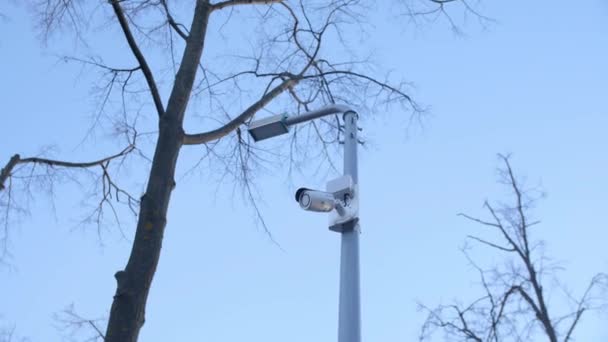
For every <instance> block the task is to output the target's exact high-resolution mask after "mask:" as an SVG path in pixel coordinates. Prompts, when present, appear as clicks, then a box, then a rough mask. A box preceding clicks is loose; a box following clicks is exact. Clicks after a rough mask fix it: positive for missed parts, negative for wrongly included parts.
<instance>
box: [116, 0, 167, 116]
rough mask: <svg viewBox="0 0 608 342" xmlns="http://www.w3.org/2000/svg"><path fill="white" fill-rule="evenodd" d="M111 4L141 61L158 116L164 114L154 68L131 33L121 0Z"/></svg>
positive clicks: (133, 51)
mask: <svg viewBox="0 0 608 342" xmlns="http://www.w3.org/2000/svg"><path fill="white" fill-rule="evenodd" d="M110 4H111V5H112V8H113V9H114V13H115V14H116V17H117V18H118V22H119V23H120V27H121V29H122V32H123V33H124V35H125V38H126V39H127V43H128V44H129V47H130V48H131V52H132V53H133V55H134V56H135V59H137V62H138V63H139V66H140V67H141V71H142V72H143V74H144V77H145V79H146V82H147V83H148V88H149V89H150V94H151V95H152V100H153V101H154V106H155V107H156V111H157V112H158V116H159V117H160V116H163V114H164V113H165V109H164V106H163V103H162V100H161V98H160V93H159V92H158V87H157V86H156V81H155V80H154V75H152V70H150V67H149V66H148V62H147V61H146V58H145V57H144V55H143V54H142V52H141V50H140V49H139V46H138V45H137V42H135V38H134V37H133V33H131V29H130V28H129V23H128V22H127V18H126V17H125V14H124V11H123V9H122V7H121V6H120V1H119V0H110Z"/></svg>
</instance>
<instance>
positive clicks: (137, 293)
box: [105, 0, 210, 342]
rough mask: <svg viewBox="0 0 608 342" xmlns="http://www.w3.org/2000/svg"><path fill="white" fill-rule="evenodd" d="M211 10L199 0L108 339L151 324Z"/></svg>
mask: <svg viewBox="0 0 608 342" xmlns="http://www.w3.org/2000/svg"><path fill="white" fill-rule="evenodd" d="M209 13H210V5H209V1H208V0H198V1H197V3H196V7H195V11H194V17H193V20H192V25H191V29H190V34H189V36H188V38H187V41H186V47H185V50H184V54H183V57H182V60H181V63H180V68H179V70H178V72H177V74H176V76H175V82H174V85H173V89H172V91H171V95H170V97H169V102H168V103H167V109H166V110H165V112H164V114H163V115H162V116H161V117H160V121H159V136H158V140H157V142H156V150H155V152H154V157H153V160H152V168H151V170H150V175H149V178H148V186H147V189H146V193H145V194H144V195H143V197H142V199H141V204H140V205H141V207H140V211H139V218H138V222H137V229H136V232H135V239H134V241H133V246H132V249H131V255H130V257H129V261H128V263H127V266H126V267H125V269H124V270H122V271H118V272H117V273H116V275H115V277H116V282H117V289H116V294H115V295H114V300H113V303H112V308H111V310H110V318H109V322H108V327H107V331H106V335H105V336H106V338H105V341H106V342H136V341H137V339H138V336H139V331H140V329H141V327H142V326H143V324H144V322H145V310H146V301H147V298H148V293H149V291H150V286H151V284H152V279H153V278H154V273H155V272H156V267H157V265H158V261H159V258H160V251H161V247H162V241H163V234H164V230H165V226H166V224H167V209H168V207H169V201H170V199H171V192H172V190H173V188H174V187H175V181H174V175H175V167H176V165H177V158H178V156H179V152H180V149H181V147H182V144H183V137H184V131H183V127H182V125H183V119H184V113H185V111H186V107H187V105H188V100H189V98H190V93H191V91H192V86H193V84H194V80H195V77H196V71H197V68H198V65H199V62H200V59H201V56H202V51H203V47H204V41H205V34H206V30H207V24H208V19H209Z"/></svg>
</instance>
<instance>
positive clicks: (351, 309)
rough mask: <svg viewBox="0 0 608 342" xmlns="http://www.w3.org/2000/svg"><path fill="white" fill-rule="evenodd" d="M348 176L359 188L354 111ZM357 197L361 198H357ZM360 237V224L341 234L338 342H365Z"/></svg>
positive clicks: (347, 143) (348, 123)
mask: <svg viewBox="0 0 608 342" xmlns="http://www.w3.org/2000/svg"><path fill="white" fill-rule="evenodd" d="M343 118H344V125H345V129H344V132H345V133H344V135H345V137H344V174H345V175H350V176H351V177H352V179H353V183H354V184H355V185H356V184H359V179H358V169H357V145H358V138H357V129H358V128H357V119H358V115H357V113H355V112H354V111H350V110H349V111H347V112H345V113H344V116H343ZM355 196H359V194H356V195H355ZM359 233H360V228H359V224H358V223H357V224H356V225H355V226H354V228H353V229H352V230H349V231H344V232H342V233H341V237H342V249H341V254H340V304H339V318H338V342H361V303H360V294H359V292H360V289H359Z"/></svg>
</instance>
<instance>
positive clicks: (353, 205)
mask: <svg viewBox="0 0 608 342" xmlns="http://www.w3.org/2000/svg"><path fill="white" fill-rule="evenodd" d="M326 190H327V191H319V190H313V189H308V188H300V189H298V190H297V191H296V196H295V197H296V201H298V203H299V204H300V207H301V208H302V209H304V210H309V211H315V212H326V213H329V229H331V230H334V231H338V232H343V231H345V230H351V229H354V226H355V225H356V223H357V220H358V215H359V195H358V189H357V185H356V184H353V180H352V177H351V176H350V175H345V176H342V177H340V178H337V179H334V180H331V181H329V182H328V183H327V187H326Z"/></svg>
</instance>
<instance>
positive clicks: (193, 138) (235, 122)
mask: <svg viewBox="0 0 608 342" xmlns="http://www.w3.org/2000/svg"><path fill="white" fill-rule="evenodd" d="M299 80H300V78H297V77H291V78H288V79H286V80H284V81H283V82H281V84H279V85H277V86H276V87H274V88H273V89H272V90H271V91H269V92H267V93H266V94H265V95H264V96H262V98H261V99H259V100H258V101H256V102H255V103H254V104H252V105H251V106H249V107H248V108H247V109H245V111H243V112H242V113H241V114H239V115H238V116H237V117H236V118H234V119H232V120H230V122H228V123H227V124H225V125H223V126H222V127H219V128H217V129H214V130H212V131H208V132H205V133H199V134H184V140H183V143H184V145H199V144H204V143H208V142H210V141H213V140H217V139H220V138H222V137H224V136H226V135H227V134H229V133H230V132H232V131H233V130H235V129H236V128H237V127H239V126H240V125H242V124H243V123H245V121H247V120H248V119H249V118H251V117H252V116H253V115H254V114H255V113H256V112H257V111H259V110H260V109H262V108H263V107H264V106H266V105H267V104H268V103H269V102H270V101H272V100H273V99H274V98H276V97H277V96H279V95H280V94H281V93H282V92H283V91H285V90H286V89H288V88H289V87H293V86H294V85H295V84H297V83H298V82H299Z"/></svg>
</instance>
